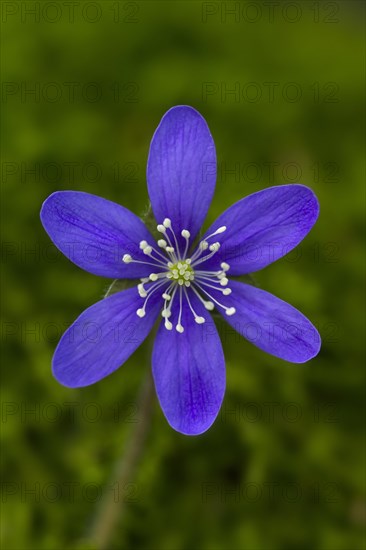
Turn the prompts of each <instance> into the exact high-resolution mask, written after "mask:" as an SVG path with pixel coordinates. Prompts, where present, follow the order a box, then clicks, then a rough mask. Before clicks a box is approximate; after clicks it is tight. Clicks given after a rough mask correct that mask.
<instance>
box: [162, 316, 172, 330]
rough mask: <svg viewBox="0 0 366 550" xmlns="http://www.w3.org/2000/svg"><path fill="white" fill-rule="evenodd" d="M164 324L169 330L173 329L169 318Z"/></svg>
mask: <svg viewBox="0 0 366 550" xmlns="http://www.w3.org/2000/svg"><path fill="white" fill-rule="evenodd" d="M164 325H165V328H166V329H168V330H172V328H173V325H172V323H171V322H170V321H169V320H168V319H165V323H164Z"/></svg>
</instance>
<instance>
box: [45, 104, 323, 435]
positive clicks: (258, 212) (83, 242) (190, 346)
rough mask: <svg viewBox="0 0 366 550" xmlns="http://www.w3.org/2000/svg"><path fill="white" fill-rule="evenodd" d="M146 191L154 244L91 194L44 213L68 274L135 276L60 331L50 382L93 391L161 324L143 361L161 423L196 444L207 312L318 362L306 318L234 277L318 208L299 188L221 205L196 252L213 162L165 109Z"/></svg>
mask: <svg viewBox="0 0 366 550" xmlns="http://www.w3.org/2000/svg"><path fill="white" fill-rule="evenodd" d="M147 183H148V191H149V196H150V201H151V205H152V210H153V213H154V216H155V219H156V220H157V222H158V225H157V227H156V229H157V233H158V234H160V238H158V239H157V241H156V240H155V239H154V237H153V236H152V234H151V233H150V231H149V230H148V229H147V227H146V226H145V225H144V223H143V222H142V221H141V220H140V219H139V218H138V217H137V216H135V215H134V214H133V213H132V212H130V211H129V210H127V209H126V208H124V207H122V206H120V205H118V204H115V203H113V202H110V201H108V200H105V199H103V198H101V197H97V196H95V195H90V194H88V193H83V192H75V191H61V192H56V193H53V194H52V195H51V196H50V197H48V198H47V199H46V201H45V202H44V204H43V207H42V211H41V220H42V223H43V225H44V228H45V229H46V231H47V232H48V234H49V236H50V237H51V239H52V240H53V242H54V243H55V245H56V246H57V247H58V248H59V249H60V250H61V251H62V252H63V253H64V254H65V255H66V256H67V257H68V258H69V259H70V260H72V261H73V262H74V263H75V264H76V265H78V266H79V267H81V268H83V269H85V270H86V271H89V272H91V273H94V274H96V275H100V276H103V277H110V278H117V279H138V281H136V286H135V287H134V288H129V289H128V290H123V291H121V292H117V293H116V294H113V295H111V296H108V297H107V298H105V299H103V300H101V301H100V302H98V303H96V304H95V305H93V306H91V307H89V308H88V309H87V310H85V311H84V312H83V313H82V314H81V315H80V317H79V318H78V319H77V320H76V321H75V322H74V323H73V324H72V325H71V326H70V327H69V329H68V330H67V331H66V332H65V334H64V335H63V336H62V338H61V340H60V342H59V344H58V346H57V349H56V351H55V354H54V358H53V373H54V375H55V377H56V379H57V380H58V381H59V382H60V383H62V384H64V385H66V386H69V387H81V386H87V385H89V384H93V383H95V382H97V381H98V380H100V379H102V378H103V377H105V376H107V375H109V374H111V373H112V372H113V371H114V370H116V369H117V368H118V367H119V366H121V365H122V363H124V362H125V361H126V360H127V359H128V357H129V356H130V355H131V354H132V353H133V352H134V351H135V349H136V348H137V347H138V346H139V345H140V344H141V343H142V342H143V341H144V340H145V338H146V337H147V335H148V334H149V332H150V331H151V329H152V327H153V325H154V324H155V322H156V320H157V319H158V317H161V321H160V324H159V327H158V331H157V335H156V339H155V343H154V348H153V354H152V370H153V376H154V381H155V387H156V392H157V395H158V398H159V401H160V405H161V407H162V410H163V412H164V414H165V416H166V418H167V420H168V422H169V424H170V425H171V426H172V427H173V428H174V429H176V430H177V431H179V432H181V433H184V434H188V435H196V434H200V433H202V432H204V431H206V430H207V429H208V428H209V427H210V426H211V424H212V423H213V422H214V420H215V418H216V416H217V414H218V412H219V409H220V406H221V403H222V400H223V397H224V392H225V361H224V355H223V351H222V346H221V342H220V339H219V335H218V333H217V330H216V328H215V325H214V323H213V322H212V320H211V317H210V311H212V310H213V309H217V311H218V312H219V313H221V314H222V315H223V316H224V318H225V319H226V320H227V321H228V322H229V323H230V324H231V325H232V326H233V327H234V328H235V329H236V330H237V331H238V332H239V333H241V334H243V335H244V336H245V337H247V338H248V339H250V340H251V341H252V342H253V343H254V344H255V345H256V346H257V347H259V348H261V349H262V350H264V351H266V352H267V353H270V354H272V355H275V356H277V357H280V358H282V359H285V360H287V361H291V362H294V363H303V362H305V361H308V360H309V359H311V358H312V357H314V356H315V355H316V354H317V353H318V351H319V348H320V337H319V334H318V332H317V330H316V329H315V327H314V326H313V325H312V324H311V323H310V321H309V320H308V319H306V317H304V316H303V315H302V314H301V313H300V312H299V311H297V310H296V309H295V308H293V307H292V306H290V305H289V304H287V303H285V302H283V301H282V300H280V299H279V298H276V297H275V296H273V295H272V294H269V293H268V292H265V291H264V290H261V289H259V288H256V287H254V286H252V285H248V284H245V283H243V282H239V281H235V280H233V279H232V277H233V276H238V275H243V274H248V273H250V272H254V271H258V270H259V269H262V268H263V267H265V266H267V265H269V264H270V263H272V262H274V261H275V260H277V259H279V258H281V257H282V256H284V255H285V254H287V253H288V252H289V251H290V250H292V249H293V248H294V247H295V246H297V244H299V242H301V240H302V239H303V238H304V237H305V236H306V235H307V233H308V232H309V231H310V229H311V227H312V226H313V224H314V223H315V221H316V219H317V216H318V211H319V207H318V202H317V199H316V197H315V195H314V193H313V192H312V191H311V190H310V189H309V188H307V187H305V186H303V185H295V184H292V185H283V186H277V187H271V188H269V189H265V190H263V191H260V192H258V193H254V194H253V195H250V196H248V197H246V198H244V199H242V200H240V201H239V202H237V203H236V204H234V205H233V206H231V207H230V208H228V209H227V210H226V211H225V212H224V213H223V214H222V215H221V216H220V217H219V218H218V219H217V220H216V222H214V223H213V225H212V226H211V227H210V228H209V229H208V230H207V231H206V233H205V234H204V235H203V237H202V238H200V239H199V240H198V242H197V243H196V242H195V239H196V237H197V235H198V232H199V230H200V229H201V227H202V224H203V222H204V219H205V217H206V214H207V211H208V208H209V205H210V203H211V199H212V196H213V193H214V188H215V183H216V153H215V146H214V142H213V139H212V136H211V134H210V131H209V129H208V127H207V124H206V122H205V120H204V119H203V117H202V116H201V115H200V114H199V113H198V112H197V111H196V110H195V109H193V108H192V107H187V106H177V107H173V108H172V109H170V110H169V111H168V112H167V113H166V114H165V115H164V117H163V119H162V121H161V123H160V125H159V126H158V128H157V130H156V132H155V134H154V136H153V139H152V142H151V146H150V153H149V159H148V165H147ZM249 326H250V327H251V328H252V329H254V336H253V337H251V336H248V331H247V330H246V329H247V327H249Z"/></svg>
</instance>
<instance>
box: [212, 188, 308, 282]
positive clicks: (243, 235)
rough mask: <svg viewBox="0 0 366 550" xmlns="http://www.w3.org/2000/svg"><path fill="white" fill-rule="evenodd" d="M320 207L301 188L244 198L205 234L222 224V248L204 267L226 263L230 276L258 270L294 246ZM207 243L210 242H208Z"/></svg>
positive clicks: (220, 240) (262, 193)
mask: <svg viewBox="0 0 366 550" xmlns="http://www.w3.org/2000/svg"><path fill="white" fill-rule="evenodd" d="M318 214H319V204H318V201H317V198H316V196H315V195H314V193H313V191H312V190H311V189H309V188H308V187H305V186H304V185H297V184H292V185H280V186H277V187H270V188H269V189H264V190H263V191H259V192H258V193H254V194H253V195H249V197H245V198H244V199H242V200H240V201H239V202H237V203H235V204H233V205H232V206H231V207H230V208H228V209H227V210H226V211H225V212H224V213H223V214H222V215H221V216H220V217H219V218H218V219H217V220H216V221H215V223H214V224H213V225H212V226H211V227H210V229H209V230H208V231H207V233H206V235H209V234H210V233H213V232H214V231H216V229H218V228H219V227H221V226H223V225H225V226H226V228H227V229H226V231H225V232H224V233H222V235H220V236H219V238H217V237H216V239H217V240H218V241H219V242H221V245H222V246H221V248H220V250H219V252H218V253H217V254H215V256H214V257H213V258H212V259H211V260H209V261H208V262H206V263H205V264H202V265H205V268H206V267H207V268H208V267H209V266H217V265H218V264H219V263H220V262H222V261H225V262H227V263H228V264H229V265H230V271H229V274H230V275H242V274H245V273H251V272H253V271H258V270H259V269H262V268H263V267H265V266H266V265H268V264H271V263H272V262H274V261H275V260H278V259H279V258H282V256H284V255H285V254H287V253H288V252H290V251H291V250H292V249H293V248H295V246H297V245H298V244H299V243H300V242H301V241H302V240H303V238H304V237H305V236H306V235H307V234H308V233H309V231H310V229H311V228H312V227H313V225H314V223H315V221H316V219H317V217H318ZM210 242H213V240H212V239H211V240H210Z"/></svg>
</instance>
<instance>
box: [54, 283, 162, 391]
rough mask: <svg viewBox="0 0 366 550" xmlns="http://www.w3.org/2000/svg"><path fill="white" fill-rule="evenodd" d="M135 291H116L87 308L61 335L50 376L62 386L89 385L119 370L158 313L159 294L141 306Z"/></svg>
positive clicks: (148, 330) (143, 338) (141, 302)
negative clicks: (140, 310) (143, 308)
mask: <svg viewBox="0 0 366 550" xmlns="http://www.w3.org/2000/svg"><path fill="white" fill-rule="evenodd" d="M143 301H144V300H143V299H142V298H140V296H139V295H138V292H137V289H136V288H131V289H129V290H124V291H122V292H118V293H116V294H113V295H112V296H109V297H108V298H105V299H104V300H101V301H100V302H97V303H96V304H94V305H93V306H91V307H89V308H88V309H86V310H85V311H84V312H83V313H82V314H81V315H80V317H78V319H77V320H76V321H75V322H74V323H73V324H72V325H71V326H70V327H69V328H68V329H67V331H66V332H65V334H64V335H63V336H62V338H61V340H60V342H59V344H58V346H57V348H56V351H55V354H54V356H53V374H54V376H55V378H56V379H57V380H58V381H59V382H60V383H61V384H63V385H64V386H69V387H71V388H78V387H81V386H89V385H90V384H94V383H95V382H98V380H101V379H102V378H104V377H105V376H108V374H111V373H112V372H113V371H115V370H116V369H118V367H120V366H121V365H122V363H124V362H125V361H126V360H127V359H128V358H129V357H130V355H131V354H132V353H133V352H134V351H135V349H136V348H138V347H139V345H140V344H141V343H142V342H143V341H144V340H145V338H146V336H147V335H148V334H149V332H150V330H151V328H152V326H153V324H154V322H155V320H156V317H157V315H158V313H159V308H160V307H161V304H162V300H161V296H160V293H158V292H157V293H155V294H153V295H152V296H151V298H150V300H149V301H148V304H147V307H146V316H145V317H143V318H142V319H141V318H140V317H138V316H137V315H136V310H137V309H138V308H140V307H141V306H142V304H143Z"/></svg>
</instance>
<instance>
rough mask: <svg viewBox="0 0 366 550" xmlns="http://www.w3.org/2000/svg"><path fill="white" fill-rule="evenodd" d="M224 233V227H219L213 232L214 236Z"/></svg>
mask: <svg viewBox="0 0 366 550" xmlns="http://www.w3.org/2000/svg"><path fill="white" fill-rule="evenodd" d="M224 231H226V225H222V226H221V227H219V228H218V229H217V230H216V231H215V233H214V235H218V234H219V233H223V232H224Z"/></svg>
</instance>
